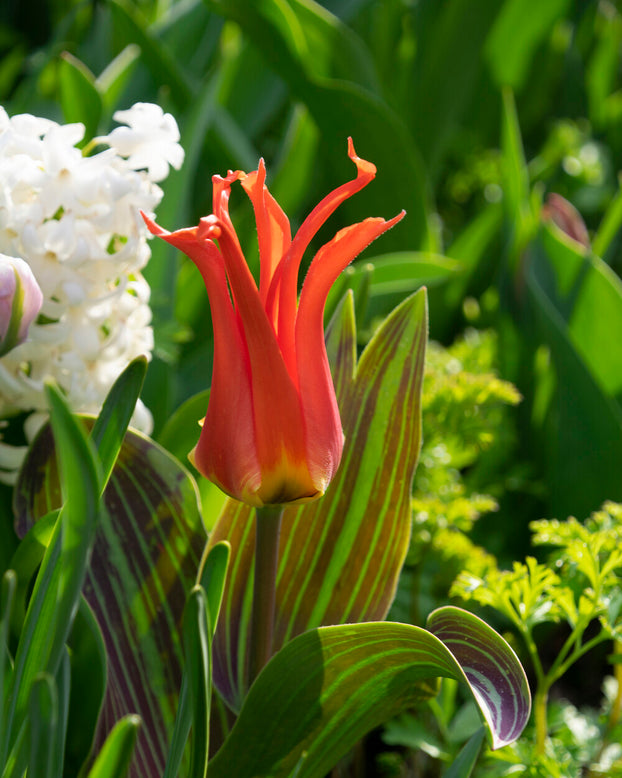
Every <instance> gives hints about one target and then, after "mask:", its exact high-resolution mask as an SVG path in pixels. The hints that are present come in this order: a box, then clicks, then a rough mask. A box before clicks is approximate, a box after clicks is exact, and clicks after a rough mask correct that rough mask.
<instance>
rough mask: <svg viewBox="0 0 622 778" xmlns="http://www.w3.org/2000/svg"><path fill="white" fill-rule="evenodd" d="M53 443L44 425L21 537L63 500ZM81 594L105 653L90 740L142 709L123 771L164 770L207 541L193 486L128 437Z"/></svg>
mask: <svg viewBox="0 0 622 778" xmlns="http://www.w3.org/2000/svg"><path fill="white" fill-rule="evenodd" d="M57 483H58V479H57V472H56V464H55V458H54V449H53V441H52V436H51V432H50V428H49V427H47V426H46V427H44V428H43V429H42V430H41V432H40V433H39V435H38V437H37V439H36V441H35V443H34V445H33V446H32V448H31V450H30V452H29V455H28V459H27V461H26V463H25V466H24V467H23V469H22V473H21V477H20V481H19V483H18V485H17V487H16V493H15V510H16V515H17V529H18V533H19V534H20V535H23V534H24V533H25V532H26V531H27V530H28V528H29V527H30V526H31V525H32V524H33V523H34V522H35V521H37V520H38V519H39V518H41V517H42V516H44V515H45V514H46V513H48V512H49V511H50V510H52V509H53V508H55V507H57V506H58V505H59V504H60V493H59V490H58V487H57V486H56V484H57ZM103 503H104V508H105V510H104V511H103V514H104V515H103V516H102V518H101V521H100V524H99V525H98V529H97V535H96V540H95V546H94V550H93V556H92V558H91V563H90V567H89V570H88V573H87V578H86V583H85V587H84V590H83V592H84V595H85V597H86V599H87V601H88V603H89V605H90V606H91V608H92V609H93V612H94V614H95V617H96V619H97V621H98V623H99V625H100V628H101V630H102V633H103V635H104V640H105V644H106V651H107V655H108V668H107V669H108V685H107V689H106V698H105V703H104V708H103V711H102V715H101V717H100V721H99V730H98V736H97V745H101V744H102V743H103V741H104V739H105V737H106V734H107V733H108V732H109V731H110V730H111V729H112V727H113V725H114V724H115V723H116V722H117V721H118V720H119V719H120V718H121V717H123V716H125V715H127V714H132V713H137V714H139V715H140V717H141V719H142V721H143V726H142V727H141V729H140V731H139V733H138V737H137V745H136V750H135V754H134V758H133V762H132V768H131V771H130V773H129V775H130V776H141V778H146V777H147V776H158V778H159V776H161V775H162V774H163V772H164V764H165V760H166V752H167V748H168V740H169V738H170V733H171V731H172V726H173V720H174V716H175V709H176V700H177V695H178V693H179V686H180V682H181V663H182V650H181V638H180V623H181V618H182V613H183V609H184V604H185V600H186V594H187V592H188V591H189V590H190V589H191V587H192V585H193V584H194V582H195V578H196V575H197V571H198V568H199V561H200V556H201V553H202V550H203V546H204V544H205V533H204V530H203V526H202V524H201V520H200V515H199V510H198V503H197V495H196V487H195V484H194V481H193V480H192V479H191V478H190V477H189V475H188V473H187V471H186V470H185V469H184V468H183V467H182V466H181V465H180V464H179V463H178V462H177V460H175V459H174V458H173V457H171V456H170V455H169V454H168V453H167V452H166V451H164V449H162V448H160V447H159V446H158V445H156V444H155V443H153V441H151V440H149V439H148V438H146V437H145V436H143V435H140V434H139V433H136V432H133V431H129V432H128V433H127V435H126V437H125V440H124V442H123V445H122V447H121V451H120V453H119V457H118V459H117V462H116V464H115V466H114V469H113V471H112V475H111V477H110V481H109V483H108V486H107V488H106V490H105V491H104V495H103Z"/></svg>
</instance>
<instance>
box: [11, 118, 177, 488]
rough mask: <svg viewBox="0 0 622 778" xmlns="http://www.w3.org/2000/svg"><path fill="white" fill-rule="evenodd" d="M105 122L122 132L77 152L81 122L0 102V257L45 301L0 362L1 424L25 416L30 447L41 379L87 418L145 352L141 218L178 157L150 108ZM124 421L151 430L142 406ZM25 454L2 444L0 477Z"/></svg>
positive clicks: (165, 124)
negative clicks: (23, 271)
mask: <svg viewBox="0 0 622 778" xmlns="http://www.w3.org/2000/svg"><path fill="white" fill-rule="evenodd" d="M114 118H115V119H116V120H117V121H118V122H119V123H123V124H125V125H127V126H125V127H118V128H117V129H115V130H113V131H112V132H111V133H110V134H109V135H106V136H103V137H99V138H96V139H95V143H96V144H97V148H98V149H99V147H100V146H106V148H104V149H103V150H99V151H98V152H97V153H94V154H91V155H84V154H83V153H82V151H81V150H80V149H78V148H76V144H77V143H79V142H80V141H82V139H83V138H84V132H85V129H84V126H83V125H82V124H68V125H60V124H57V123H56V122H53V121H50V120H48V119H43V118H39V117H36V116H31V115H29V114H22V115H19V116H13V117H9V116H8V115H7V113H6V111H5V110H4V109H3V108H2V107H1V106H0V253H2V254H6V255H8V256H10V257H21V258H22V259H24V260H25V261H26V262H27V263H28V265H29V266H30V268H31V270H32V272H33V273H34V276H35V278H36V280H37V282H38V284H39V286H40V288H41V291H42V292H43V298H44V300H43V306H42V308H41V311H40V314H39V317H38V319H37V320H36V321H35V322H34V323H33V324H32V325H31V326H30V329H29V332H28V339H27V340H26V341H25V342H24V343H22V344H20V345H18V346H16V347H15V348H13V349H12V350H11V351H10V352H9V353H7V354H6V355H5V356H3V357H2V358H0V419H8V418H10V417H11V416H13V415H15V414H17V413H21V412H27V413H29V414H30V415H29V416H28V418H27V420H26V423H25V426H24V429H25V432H26V437H27V439H28V440H31V439H32V437H33V436H34V434H36V431H37V429H38V428H39V426H40V425H41V423H42V421H43V420H44V419H45V412H46V403H45V398H44V392H43V382H44V380H45V379H46V378H48V377H51V378H53V379H55V380H56V382H57V383H58V384H59V386H60V387H61V388H62V389H63V390H64V392H65V393H66V396H67V399H68V401H69V404H70V406H71V408H72V409H73V410H74V411H76V412H85V413H97V412H98V411H99V409H100V408H101V404H102V402H103V400H104V398H105V396H106V394H107V393H108V391H109V389H110V387H111V385H112V383H113V382H114V380H115V379H116V378H117V376H118V375H119V373H120V372H121V371H122V370H123V369H124V368H125V366H126V365H127V364H128V362H130V361H131V360H132V359H133V358H134V357H136V356H138V355H140V354H145V355H147V356H149V355H150V353H151V350H152V348H153V333H152V330H151V326H150V321H151V311H150V308H149V293H150V290H149V286H148V284H147V282H146V281H145V279H144V278H143V277H142V275H141V272H140V271H141V269H142V268H143V267H144V266H145V264H146V263H147V261H148V259H149V257H150V255H151V252H150V249H149V246H148V245H147V240H146V234H147V231H146V228H145V226H144V223H143V220H142V218H141V217H140V215H139V211H140V210H143V211H146V212H152V211H153V210H154V209H155V207H156V206H157V204H158V203H159V202H160V200H161V198H162V190H161V189H160V188H159V186H157V184H156V183H155V182H156V181H161V180H162V179H163V178H165V177H166V176H167V174H168V170H169V165H172V166H173V167H175V168H179V167H180V166H181V163H182V161H183V150H182V148H181V146H180V145H179V142H178V141H179V131H178V129H177V124H176V122H175V119H174V118H173V117H172V116H171V115H170V114H165V113H164V112H163V111H162V109H161V108H160V107H159V106H156V105H151V104H146V103H137V104H136V105H135V106H133V107H132V108H130V109H129V110H127V111H118V112H117V113H115V114H114ZM91 145H92V144H91ZM133 424H134V426H136V427H138V428H139V429H142V430H143V431H145V432H149V430H150V427H151V415H150V413H149V411H148V410H147V409H146V408H145V407H144V406H143V405H142V404H140V403H139V405H138V406H137V408H136V413H135V415H134V419H133ZM24 453H25V448H19V449H18V448H15V447H12V446H8V445H7V444H6V443H2V442H0V480H4V481H7V482H10V481H11V480H13V479H14V477H15V468H16V467H18V466H19V463H20V461H21V458H22V457H23V455H24Z"/></svg>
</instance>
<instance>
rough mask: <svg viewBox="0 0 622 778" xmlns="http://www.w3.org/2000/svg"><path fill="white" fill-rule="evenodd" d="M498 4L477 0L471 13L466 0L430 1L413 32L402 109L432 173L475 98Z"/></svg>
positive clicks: (480, 108)
mask: <svg viewBox="0 0 622 778" xmlns="http://www.w3.org/2000/svg"><path fill="white" fill-rule="evenodd" d="M501 5H502V3H500V2H499V0H479V2H478V4H477V13H474V7H473V3H472V2H471V0H452V2H451V3H430V4H428V5H427V7H426V8H425V9H423V10H422V12H421V13H422V15H423V19H422V20H421V21H422V23H421V24H420V29H421V30H422V31H423V30H425V33H424V34H422V35H421V34H417V35H416V44H415V45H416V47H417V52H416V57H415V60H414V63H413V65H414V74H413V76H412V77H411V80H410V83H409V86H410V89H409V90H408V93H407V103H406V104H405V106H404V112H405V113H406V114H407V118H408V120H409V126H412V127H413V133H414V137H415V142H416V143H417V145H418V147H419V149H420V152H421V155H422V158H423V159H424V160H425V163H426V166H427V169H428V170H429V171H431V174H432V176H433V177H434V176H436V174H437V171H438V170H440V169H441V168H440V163H441V162H442V159H443V156H444V154H445V151H446V149H447V148H448V146H449V144H450V141H451V140H452V133H453V132H455V128H456V127H461V126H463V124H464V120H465V114H466V112H467V110H468V109H469V108H470V107H471V105H472V104H473V102H474V101H473V96H474V94H476V89H477V87H478V84H479V82H480V80H481V71H482V48H483V46H484V44H485V42H486V38H487V37H488V35H489V33H490V30H491V28H492V26H493V23H494V21H495V19H496V17H497V15H498V13H499V10H500V6H501ZM486 97H488V95H486ZM484 99H486V98H484ZM474 108H475V110H476V111H477V114H478V115H479V114H485V109H486V106H485V105H482V104H481V101H480V103H476V104H475V106H474ZM469 119H470V117H469Z"/></svg>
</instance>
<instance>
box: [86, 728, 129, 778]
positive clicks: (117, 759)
mask: <svg viewBox="0 0 622 778" xmlns="http://www.w3.org/2000/svg"><path fill="white" fill-rule="evenodd" d="M139 731H140V718H139V717H138V716H126V717H125V718H124V719H122V720H121V721H119V723H118V724H116V726H115V727H114V729H113V730H112V732H111V733H110V734H109V735H108V737H107V738H106V742H105V743H104V746H103V748H102V750H101V751H100V753H99V755H98V757H97V759H96V760H95V763H94V765H93V767H91V769H90V770H89V774H88V778H125V776H126V775H128V774H129V773H128V770H129V766H130V763H131V759H132V753H133V751H134V746H135V744H136V736H137V734H138V732H139Z"/></svg>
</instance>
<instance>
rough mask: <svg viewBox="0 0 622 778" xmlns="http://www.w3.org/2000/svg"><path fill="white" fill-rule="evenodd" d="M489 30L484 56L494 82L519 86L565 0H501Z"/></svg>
mask: <svg viewBox="0 0 622 778" xmlns="http://www.w3.org/2000/svg"><path fill="white" fill-rule="evenodd" d="M502 6H503V7H502V8H501V11H500V13H499V15H498V17H497V19H496V21H495V24H494V26H493V28H492V30H491V32H490V35H489V37H488V40H487V41H486V46H485V49H484V56H485V58H486V61H487V62H488V65H489V67H490V69H491V71H492V74H493V76H494V79H495V81H496V82H497V84H498V86H501V87H504V86H509V87H512V89H515V90H519V89H520V88H521V87H522V86H523V84H524V82H525V79H526V78H527V76H528V75H529V67H530V66H531V65H532V63H533V61H534V54H535V51H536V49H537V48H538V46H540V44H542V43H543V42H544V41H545V40H546V37H547V36H548V35H549V34H550V31H551V29H552V27H553V26H554V25H555V24H556V23H557V22H558V21H559V20H560V19H561V18H563V17H564V16H565V14H566V11H567V9H568V6H569V1H568V0H548V1H547V2H546V3H542V2H540V0H505V2H504V3H503V4H502Z"/></svg>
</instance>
